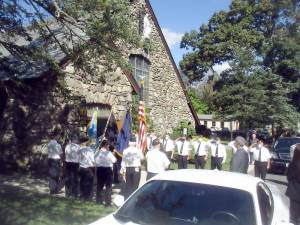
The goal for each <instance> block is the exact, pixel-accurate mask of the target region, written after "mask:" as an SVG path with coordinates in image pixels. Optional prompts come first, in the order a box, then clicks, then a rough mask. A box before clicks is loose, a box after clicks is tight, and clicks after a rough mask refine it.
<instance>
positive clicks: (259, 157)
mask: <svg viewBox="0 0 300 225" xmlns="http://www.w3.org/2000/svg"><path fill="white" fill-rule="evenodd" d="M258 161H259V162H261V147H260V148H259V153H258Z"/></svg>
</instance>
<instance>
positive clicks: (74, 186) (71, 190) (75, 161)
mask: <svg viewBox="0 0 300 225" xmlns="http://www.w3.org/2000/svg"><path fill="white" fill-rule="evenodd" d="M79 149H80V145H78V144H77V140H76V139H75V138H73V139H72V140H70V142H69V143H68V144H67V146H66V148H65V161H66V170H65V173H66V183H65V189H66V193H65V194H66V197H74V198H76V197H77V196H78V181H79V155H78V151H79Z"/></svg>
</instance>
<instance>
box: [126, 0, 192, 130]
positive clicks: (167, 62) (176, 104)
mask: <svg viewBox="0 0 300 225" xmlns="http://www.w3.org/2000/svg"><path fill="white" fill-rule="evenodd" d="M133 9H134V11H135V16H136V17H135V20H136V21H138V15H139V13H140V12H141V11H143V10H146V11H145V12H146V13H147V15H148V16H149V17H148V18H149V19H150V23H151V27H152V30H151V33H150V36H149V39H150V46H151V49H150V52H149V54H148V55H146V57H147V58H148V59H149V61H150V62H151V65H150V84H149V92H150V95H149V104H148V106H147V107H148V108H149V109H150V110H151V111H150V116H151V118H152V120H153V123H154V124H153V125H154V130H155V131H156V132H157V133H158V134H163V133H165V132H168V133H171V132H172V130H173V128H174V127H177V126H178V125H179V123H180V121H190V122H191V124H192V125H193V126H194V125H195V121H194V119H193V116H192V113H191V111H190V109H189V106H188V104H187V99H186V97H185V95H184V92H183V89H182V87H181V85H180V81H179V79H178V77H177V74H176V71H175V68H174V67H173V65H172V61H171V58H170V57H169V55H168V53H167V49H166V48H165V46H164V44H163V40H162V39H161V37H160V35H159V31H158V29H157V27H156V26H155V23H154V20H155V18H153V17H152V14H151V13H150V9H149V8H147V4H146V2H145V0H136V1H135V5H134V6H133ZM130 53H135V52H134V51H131V52H130V51H129V54H130ZM144 56H145V55H144Z"/></svg>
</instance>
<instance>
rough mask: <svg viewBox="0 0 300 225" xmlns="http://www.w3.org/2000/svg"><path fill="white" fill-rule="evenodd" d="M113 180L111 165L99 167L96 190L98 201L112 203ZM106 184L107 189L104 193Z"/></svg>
mask: <svg viewBox="0 0 300 225" xmlns="http://www.w3.org/2000/svg"><path fill="white" fill-rule="evenodd" d="M112 181H113V171H112V168H110V167H97V192H96V202H97V203H102V202H103V194H104V201H105V204H106V205H110V204H111V192H112V188H111V186H112ZM104 186H105V191H104V193H103V188H104Z"/></svg>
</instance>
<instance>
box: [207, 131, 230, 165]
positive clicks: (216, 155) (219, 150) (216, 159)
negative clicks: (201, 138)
mask: <svg viewBox="0 0 300 225" xmlns="http://www.w3.org/2000/svg"><path fill="white" fill-rule="evenodd" d="M209 146H210V150H211V169H212V170H214V169H218V170H222V164H223V163H225V161H226V147H225V146H224V145H223V144H221V143H220V139H218V137H216V136H214V137H213V139H212V140H211V142H210V144H209Z"/></svg>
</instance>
